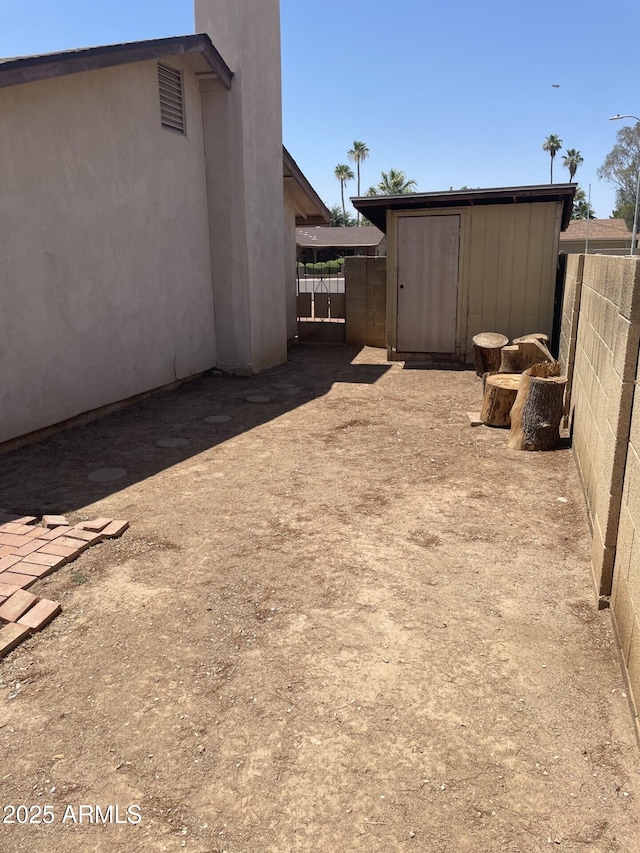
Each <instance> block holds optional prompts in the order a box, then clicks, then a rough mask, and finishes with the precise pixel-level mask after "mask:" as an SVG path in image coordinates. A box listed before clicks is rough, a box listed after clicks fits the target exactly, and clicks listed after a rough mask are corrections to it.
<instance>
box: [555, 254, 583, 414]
mask: <svg viewBox="0 0 640 853" xmlns="http://www.w3.org/2000/svg"><path fill="white" fill-rule="evenodd" d="M583 270H584V255H569V256H568V257H567V269H566V274H565V280H564V293H563V298H562V320H561V326H560V350H559V354H558V359H559V361H560V364H561V365H562V369H563V371H564V372H565V373H566V375H567V385H566V392H565V395H566V396H565V399H566V400H567V402H568V401H569V400H570V399H571V384H572V379H573V365H574V362H575V356H576V339H577V336H578V316H579V314H580V297H581V295H582V274H583Z"/></svg>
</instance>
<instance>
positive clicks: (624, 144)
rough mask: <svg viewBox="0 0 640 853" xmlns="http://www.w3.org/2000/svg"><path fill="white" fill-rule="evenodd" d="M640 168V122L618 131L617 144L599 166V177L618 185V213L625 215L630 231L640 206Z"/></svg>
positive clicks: (616, 213)
mask: <svg viewBox="0 0 640 853" xmlns="http://www.w3.org/2000/svg"><path fill="white" fill-rule="evenodd" d="M639 170H640V122H636V124H635V125H633V126H632V127H622V128H621V129H620V130H619V131H618V133H617V134H616V144H615V145H614V146H613V148H612V149H611V151H610V152H609V153H608V154H607V156H606V157H605V158H604V163H603V164H602V166H600V168H599V169H598V177H599V178H604V179H605V180H606V181H609V182H610V183H612V184H615V185H616V208H617V210H615V211H614V214H615V215H617V216H621V217H623V219H624V221H625V222H626V223H627V226H628V227H629V230H631V228H633V214H634V211H635V205H636V186H637V183H636V182H637V180H638V171H639Z"/></svg>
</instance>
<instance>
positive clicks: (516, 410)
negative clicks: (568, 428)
mask: <svg viewBox="0 0 640 853" xmlns="http://www.w3.org/2000/svg"><path fill="white" fill-rule="evenodd" d="M566 382H567V377H566V376H560V365H559V364H558V362H557V361H554V362H544V363H541V364H534V365H533V366H532V367H530V368H529V369H528V370H525V372H524V373H523V374H522V377H521V380H520V388H519V389H518V395H517V397H516V401H515V403H514V404H513V408H512V410H511V432H510V435H509V441H508V442H507V446H508V447H510V448H511V449H512V450H553V449H554V448H555V447H557V446H558V444H559V443H560V420H561V418H562V413H563V400H564V389H565V385H566Z"/></svg>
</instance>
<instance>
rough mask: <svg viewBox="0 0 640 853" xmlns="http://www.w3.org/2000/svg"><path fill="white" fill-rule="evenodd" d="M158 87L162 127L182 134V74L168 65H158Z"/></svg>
mask: <svg viewBox="0 0 640 853" xmlns="http://www.w3.org/2000/svg"><path fill="white" fill-rule="evenodd" d="M158 85H159V87H160V119H161V121H162V126H163V127H171V128H172V129H173V130H179V131H180V133H184V103H183V97H182V73H181V72H180V71H179V70H178V69H176V68H171V67H170V66H169V65H163V64H162V63H160V62H159V63H158Z"/></svg>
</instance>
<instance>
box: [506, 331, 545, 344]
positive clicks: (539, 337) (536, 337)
mask: <svg viewBox="0 0 640 853" xmlns="http://www.w3.org/2000/svg"><path fill="white" fill-rule="evenodd" d="M522 341H541V343H543V344H548V343H549V335H545V334H544V332H533V333H532V334H530V335H522V336H521V337H519V338H514V339H513V343H514V344H519V343H521V342H522Z"/></svg>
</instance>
